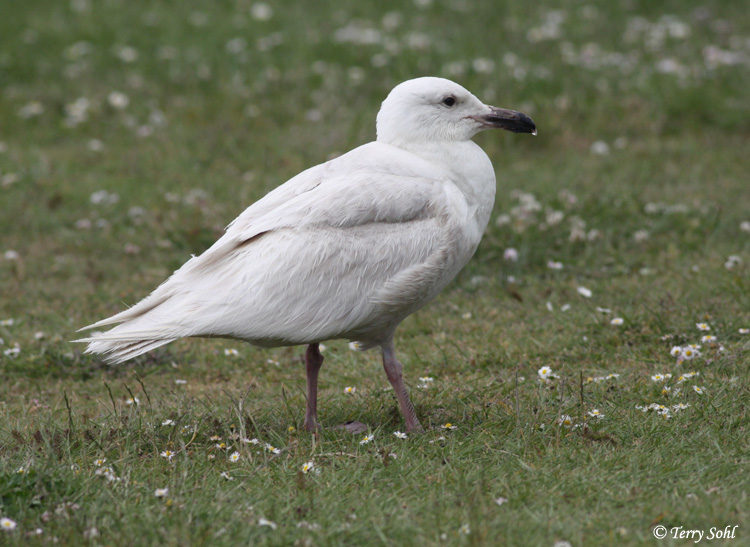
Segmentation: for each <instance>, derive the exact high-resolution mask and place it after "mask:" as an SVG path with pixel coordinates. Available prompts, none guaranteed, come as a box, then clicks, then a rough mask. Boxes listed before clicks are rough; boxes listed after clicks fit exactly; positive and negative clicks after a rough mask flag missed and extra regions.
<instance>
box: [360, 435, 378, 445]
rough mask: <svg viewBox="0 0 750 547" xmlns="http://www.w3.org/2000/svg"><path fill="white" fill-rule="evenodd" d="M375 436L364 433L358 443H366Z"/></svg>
mask: <svg viewBox="0 0 750 547" xmlns="http://www.w3.org/2000/svg"><path fill="white" fill-rule="evenodd" d="M374 438H375V435H365V436H364V437H362V440H361V441H359V444H367V443H369V442H370V441H372V440H373V439H374Z"/></svg>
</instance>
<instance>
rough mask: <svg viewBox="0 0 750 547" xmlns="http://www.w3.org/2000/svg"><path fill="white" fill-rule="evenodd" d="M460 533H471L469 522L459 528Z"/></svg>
mask: <svg viewBox="0 0 750 547" xmlns="http://www.w3.org/2000/svg"><path fill="white" fill-rule="evenodd" d="M458 533H459V534H462V535H465V536H468V535H469V534H470V533H471V528H469V525H468V524H462V525H461V528H459V529H458Z"/></svg>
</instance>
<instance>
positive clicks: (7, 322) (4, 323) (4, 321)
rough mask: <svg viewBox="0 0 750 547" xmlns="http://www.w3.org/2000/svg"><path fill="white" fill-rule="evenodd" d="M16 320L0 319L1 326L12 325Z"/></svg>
mask: <svg viewBox="0 0 750 547" xmlns="http://www.w3.org/2000/svg"><path fill="white" fill-rule="evenodd" d="M15 322H16V320H15V319H3V320H2V321H0V327H12V326H13V325H14V324H15Z"/></svg>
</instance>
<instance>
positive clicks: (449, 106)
mask: <svg viewBox="0 0 750 547" xmlns="http://www.w3.org/2000/svg"><path fill="white" fill-rule="evenodd" d="M493 128H497V129H505V130H507V131H512V132H514V133H531V134H534V135H536V126H535V125H534V122H533V121H532V120H531V118H529V117H528V116H527V115H526V114H522V113H520V112H516V111H515V110H506V109H504V108H497V107H494V106H489V105H486V104H484V103H483V102H482V101H480V100H479V99H477V98H476V97H475V96H474V95H472V94H471V93H469V91H467V90H466V89H464V88H463V87H461V86H460V85H458V84H457V83H455V82H452V81H450V80H446V79H444V78H430V77H428V78H416V79H414V80H408V81H406V82H404V83H401V84H399V85H397V86H396V87H394V88H393V90H392V91H391V92H390V93H389V94H388V97H386V99H385V100H384V101H383V104H382V106H381V107H380V112H378V119H377V134H378V141H379V142H385V143H388V144H393V145H396V146H400V147H404V148H409V147H410V145H412V144H414V143H419V142H425V143H427V142H460V141H468V140H469V139H471V138H472V137H473V136H474V135H476V134H477V133H479V132H480V131H483V130H485V129H493Z"/></svg>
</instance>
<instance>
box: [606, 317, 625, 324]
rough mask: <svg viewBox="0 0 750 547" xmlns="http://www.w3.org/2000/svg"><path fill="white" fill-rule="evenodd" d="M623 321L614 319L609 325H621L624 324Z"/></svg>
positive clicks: (618, 318) (619, 318)
mask: <svg viewBox="0 0 750 547" xmlns="http://www.w3.org/2000/svg"><path fill="white" fill-rule="evenodd" d="M624 322H625V321H624V319H623V318H622V317H615V318H613V319H612V321H610V322H609V324H610V325H616V326H619V325H622V324H623V323H624Z"/></svg>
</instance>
